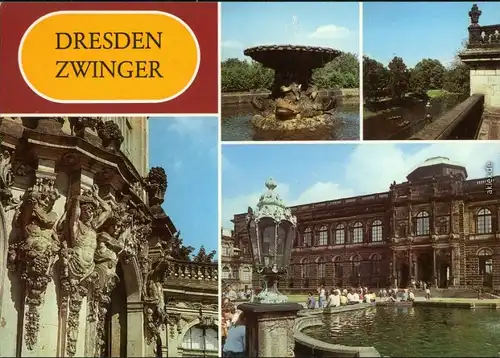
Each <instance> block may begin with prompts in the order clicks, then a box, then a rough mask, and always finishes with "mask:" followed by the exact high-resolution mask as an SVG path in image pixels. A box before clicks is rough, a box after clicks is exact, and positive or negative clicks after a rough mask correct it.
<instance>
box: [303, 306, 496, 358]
mask: <svg viewBox="0 0 500 358" xmlns="http://www.w3.org/2000/svg"><path fill="white" fill-rule="evenodd" d="M324 317H325V321H324V325H323V326H318V327H311V328H307V329H305V330H304V331H303V333H305V334H307V335H309V336H311V337H314V338H316V339H320V340H322V341H325V342H328V343H332V344H341V345H346V346H358V347H360V346H365V347H369V346H371V347H375V348H376V349H377V351H379V353H380V354H381V356H383V357H499V356H500V310H489V309H477V310H470V309H455V308H446V309H445V308H443V309H442V308H428V307H373V308H368V309H366V310H359V311H351V312H346V313H339V314H333V315H325V316H324Z"/></svg>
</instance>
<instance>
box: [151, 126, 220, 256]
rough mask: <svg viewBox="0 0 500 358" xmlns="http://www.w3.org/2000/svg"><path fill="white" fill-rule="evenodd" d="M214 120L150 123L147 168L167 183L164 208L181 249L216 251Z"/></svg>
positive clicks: (216, 173) (216, 160)
mask: <svg viewBox="0 0 500 358" xmlns="http://www.w3.org/2000/svg"><path fill="white" fill-rule="evenodd" d="M218 123H219V121H218V119H217V117H203V118H196V117H157V118H154V117H153V118H150V119H149V165H150V166H151V167H154V166H161V167H163V168H164V169H165V171H166V173H167V177H168V188H167V193H166V195H165V202H164V203H163V205H162V206H163V208H164V209H165V211H166V213H167V214H168V215H169V216H170V217H171V218H172V221H173V222H174V225H175V226H176V227H177V229H178V230H180V231H181V237H182V238H183V239H184V243H185V244H186V246H187V245H191V246H194V247H196V252H197V251H198V248H199V247H200V246H201V245H205V248H206V249H207V250H208V251H210V250H216V249H217V247H218V242H219V236H220V227H219V219H218V206H219V204H218V169H217V164H218V156H217V154H218V149H217V139H218Z"/></svg>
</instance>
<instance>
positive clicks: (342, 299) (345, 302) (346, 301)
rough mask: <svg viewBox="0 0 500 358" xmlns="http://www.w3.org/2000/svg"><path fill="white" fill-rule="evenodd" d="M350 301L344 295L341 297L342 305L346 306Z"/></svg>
mask: <svg viewBox="0 0 500 358" xmlns="http://www.w3.org/2000/svg"><path fill="white" fill-rule="evenodd" d="M348 302H349V301H348V300H347V296H346V295H344V294H342V295H340V305H341V306H346V305H347V303H348Z"/></svg>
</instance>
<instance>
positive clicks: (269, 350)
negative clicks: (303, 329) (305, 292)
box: [238, 303, 302, 357]
mask: <svg viewBox="0 0 500 358" xmlns="http://www.w3.org/2000/svg"><path fill="white" fill-rule="evenodd" d="M238 309H240V310H241V311H243V312H244V314H245V317H246V327H247V330H246V347H247V352H246V355H245V356H246V357H295V352H294V349H295V339H294V337H293V333H294V332H293V327H294V324H295V318H296V317H297V312H298V311H299V310H301V309H302V306H301V305H299V304H297V303H279V304H264V303H243V304H241V305H239V306H238Z"/></svg>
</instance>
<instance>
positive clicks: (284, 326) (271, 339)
mask: <svg viewBox="0 0 500 358" xmlns="http://www.w3.org/2000/svg"><path fill="white" fill-rule="evenodd" d="M265 185H266V188H267V191H266V192H265V193H264V194H263V195H261V197H260V199H259V202H258V203H257V207H256V208H255V210H253V209H251V208H248V215H247V233H248V237H249V238H250V247H251V250H250V251H251V254H252V261H253V265H254V270H255V271H256V272H257V273H258V274H259V275H261V277H262V278H264V287H263V290H262V291H261V292H260V293H259V294H258V295H257V296H255V297H254V302H252V303H242V304H240V305H239V306H238V309H240V310H241V311H243V313H244V317H245V320H246V321H245V322H246V323H245V324H246V327H247V328H246V343H245V346H246V352H245V357H294V356H295V353H294V347H295V339H294V330H293V327H294V322H295V318H296V317H297V312H298V311H300V310H301V309H302V306H301V305H299V304H297V303H287V301H288V298H287V297H286V296H285V295H283V294H281V293H280V292H279V290H278V281H279V280H280V279H281V278H284V277H285V276H286V274H287V272H288V266H289V264H290V258H291V254H292V246H293V240H294V238H295V229H296V227H297V219H296V218H295V216H293V215H292V212H291V210H290V209H289V208H287V207H286V205H285V204H284V203H283V200H282V199H281V198H280V196H279V194H278V193H277V192H276V191H275V189H276V186H277V184H276V182H275V181H274V180H272V179H269V180H267V181H266V184H265Z"/></svg>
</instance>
